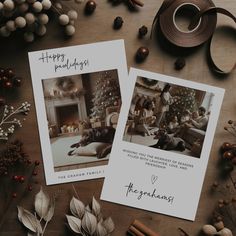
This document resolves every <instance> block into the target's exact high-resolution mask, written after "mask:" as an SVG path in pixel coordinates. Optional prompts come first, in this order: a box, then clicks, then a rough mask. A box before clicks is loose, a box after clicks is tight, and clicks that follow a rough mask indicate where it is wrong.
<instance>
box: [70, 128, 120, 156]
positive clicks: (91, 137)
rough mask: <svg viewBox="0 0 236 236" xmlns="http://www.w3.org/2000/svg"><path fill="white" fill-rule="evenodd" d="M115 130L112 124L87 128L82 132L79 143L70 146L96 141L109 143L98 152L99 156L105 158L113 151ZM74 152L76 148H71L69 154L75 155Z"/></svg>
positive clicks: (74, 146) (77, 146)
mask: <svg viewBox="0 0 236 236" xmlns="http://www.w3.org/2000/svg"><path fill="white" fill-rule="evenodd" d="M115 131H116V130H115V129H114V128H113V127H110V126H107V127H97V128H91V129H88V130H85V131H84V133H83V134H82V137H81V139H80V141H79V142H78V143H74V144H72V145H71V146H70V147H71V148H79V147H84V146H87V145H88V144H90V143H95V142H101V143H107V144H109V145H106V146H105V147H104V148H102V149H101V150H99V151H98V153H97V158H104V157H106V156H107V155H108V154H109V153H110V152H111V148H112V143H113V139H114V136H115ZM73 153H74V150H71V151H69V152H68V155H69V156H73V155H74V154H73Z"/></svg>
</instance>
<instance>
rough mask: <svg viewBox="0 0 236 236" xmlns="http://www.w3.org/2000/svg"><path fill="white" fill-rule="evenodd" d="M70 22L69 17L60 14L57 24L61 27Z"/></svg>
mask: <svg viewBox="0 0 236 236" xmlns="http://www.w3.org/2000/svg"><path fill="white" fill-rule="evenodd" d="M69 22H70V19H69V16H68V15H66V14H62V15H60V16H59V23H60V24H61V25H68V24H69Z"/></svg>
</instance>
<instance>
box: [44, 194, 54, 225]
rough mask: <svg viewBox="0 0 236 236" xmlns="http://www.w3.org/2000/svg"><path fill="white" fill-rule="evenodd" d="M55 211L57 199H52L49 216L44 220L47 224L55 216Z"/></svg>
mask: <svg viewBox="0 0 236 236" xmlns="http://www.w3.org/2000/svg"><path fill="white" fill-rule="evenodd" d="M54 210H55V198H53V199H51V201H50V205H49V209H48V213H47V215H46V216H45V217H44V218H43V219H44V220H45V221H46V222H49V221H50V220H51V219H52V217H53V215H54Z"/></svg>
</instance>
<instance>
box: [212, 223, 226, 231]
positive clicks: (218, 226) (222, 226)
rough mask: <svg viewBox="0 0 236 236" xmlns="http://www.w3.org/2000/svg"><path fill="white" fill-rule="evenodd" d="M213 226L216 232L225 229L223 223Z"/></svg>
mask: <svg viewBox="0 0 236 236" xmlns="http://www.w3.org/2000/svg"><path fill="white" fill-rule="evenodd" d="M214 226H215V228H216V230H217V231H219V230H222V229H223V228H224V227H225V226H224V223H223V221H219V222H216V223H215V224H214Z"/></svg>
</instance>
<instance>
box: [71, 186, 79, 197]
mask: <svg viewBox="0 0 236 236" xmlns="http://www.w3.org/2000/svg"><path fill="white" fill-rule="evenodd" d="M72 188H73V190H74V192H75V195H76V197H77V198H78V199H79V194H78V192H77V191H76V189H75V186H74V184H72Z"/></svg>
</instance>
